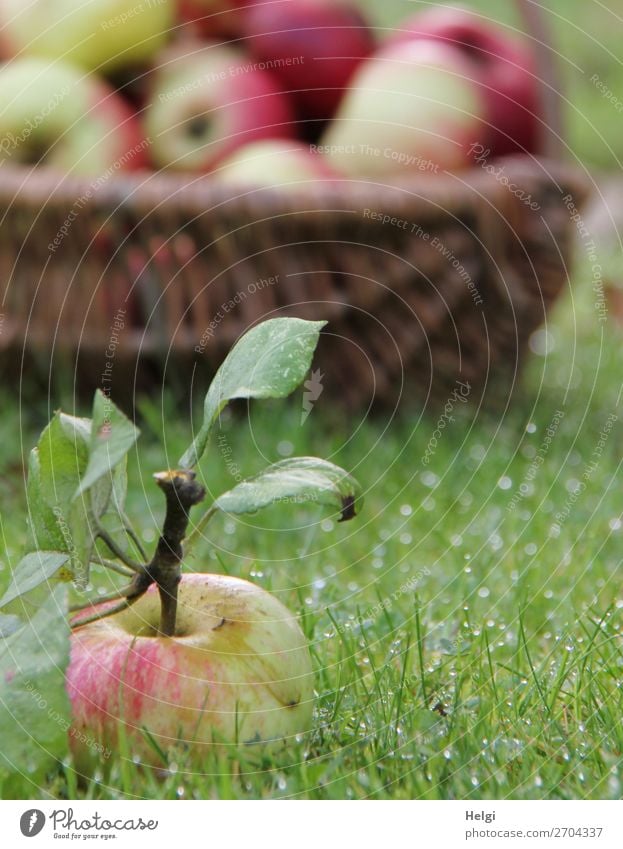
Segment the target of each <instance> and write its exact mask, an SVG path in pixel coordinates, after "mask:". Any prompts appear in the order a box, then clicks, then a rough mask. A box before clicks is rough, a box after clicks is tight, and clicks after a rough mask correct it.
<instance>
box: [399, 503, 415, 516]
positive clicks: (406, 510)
mask: <svg viewBox="0 0 623 849" xmlns="http://www.w3.org/2000/svg"><path fill="white" fill-rule="evenodd" d="M400 513H401V514H402V515H403V516H410V515H411V514H412V513H413V507H412V506H411V505H410V504H403V505H402V507H401V508H400Z"/></svg>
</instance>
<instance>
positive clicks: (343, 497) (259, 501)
mask: <svg viewBox="0 0 623 849" xmlns="http://www.w3.org/2000/svg"><path fill="white" fill-rule="evenodd" d="M276 501H297V502H302V501H312V502H315V503H317V504H324V505H328V506H330V507H336V508H337V509H338V510H339V511H340V514H341V519H340V521H346V520H348V519H352V518H353V517H354V516H355V515H356V513H358V512H359V509H360V506H361V489H360V486H359V484H358V483H357V481H356V480H355V478H353V477H352V476H351V475H349V474H348V472H346V471H344V469H341V468H340V467H339V466H336V465H334V464H333V463H329V462H328V461H327V460H321V459H319V458H318V457H290V458H289V459H287V460H281V461H280V462H279V463H275V464H274V465H272V466H269V467H268V468H267V469H264V471H263V472H260V473H259V474H258V475H255V477H252V478H249V479H248V480H246V481H242V482H241V483H239V484H238V485H237V486H235V487H234V488H233V489H231V490H229V492H225V493H223V495H221V496H220V497H219V498H217V499H216V501H215V502H214V505H213V507H214V508H217V509H218V510H222V511H223V512H224V513H253V512H255V511H256V510H259V509H260V508H262V507H267V506H268V505H269V504H273V503H274V502H276Z"/></svg>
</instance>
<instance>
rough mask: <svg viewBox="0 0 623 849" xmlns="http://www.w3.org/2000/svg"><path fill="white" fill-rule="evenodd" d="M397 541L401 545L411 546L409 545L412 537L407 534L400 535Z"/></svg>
mask: <svg viewBox="0 0 623 849" xmlns="http://www.w3.org/2000/svg"><path fill="white" fill-rule="evenodd" d="M399 539H400V542H401V543H402V545H411V543H412V542H413V537H412V536H411V534H407V533H404V534H400V537H399Z"/></svg>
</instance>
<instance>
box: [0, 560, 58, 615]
mask: <svg viewBox="0 0 623 849" xmlns="http://www.w3.org/2000/svg"><path fill="white" fill-rule="evenodd" d="M68 560H69V554H67V553H66V552H59V551H33V552H31V553H30V554H27V555H26V556H25V557H23V558H22V559H21V560H20V562H19V563H18V564H17V566H16V567H15V569H14V570H13V574H12V576H11V583H10V584H9V587H8V589H7V591H6V592H5V594H4V595H3V596H2V598H1V599H0V607H6V605H7V604H10V603H11V602H12V601H15V599H16V598H19V597H20V596H22V595H25V594H26V593H28V592H30V591H31V590H34V589H35V588H36V587H38V586H39V585H40V584H44V583H47V582H48V581H50V580H51V579H52V578H53V577H54V576H55V575H56V574H57V572H58V571H59V569H61V568H62V567H63V566H64V565H65V564H66V563H67V561H68ZM67 577H70V574H69V575H68V576H67Z"/></svg>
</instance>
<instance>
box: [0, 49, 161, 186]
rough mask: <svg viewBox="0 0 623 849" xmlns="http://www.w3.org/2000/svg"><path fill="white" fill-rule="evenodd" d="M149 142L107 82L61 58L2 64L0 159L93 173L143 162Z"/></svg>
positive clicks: (127, 168) (0, 84) (0, 83)
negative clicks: (85, 72)
mask: <svg viewBox="0 0 623 849" xmlns="http://www.w3.org/2000/svg"><path fill="white" fill-rule="evenodd" d="M147 147H148V142H147V140H146V139H145V138H144V136H143V134H142V130H141V127H140V122H139V121H138V120H137V118H136V117H135V114H134V112H133V110H132V109H131V108H130V106H129V105H128V104H126V102H125V101H124V100H123V98H122V97H121V96H120V95H119V94H117V92H115V91H114V90H113V89H112V88H111V87H110V86H108V85H107V84H106V83H105V82H103V81H102V80H100V79H99V78H96V77H90V76H85V75H84V74H83V72H82V71H80V70H78V69H76V68H74V67H73V66H72V65H67V64H65V63H62V62H55V63H54V64H50V63H49V62H48V61H46V60H45V59H37V58H23V59H14V60H12V61H11V62H8V63H6V64H4V65H0V161H2V162H5V163H16V164H19V163H26V164H36V163H39V164H41V165H46V166H50V167H52V168H55V169H56V170H58V171H62V172H64V173H72V174H84V175H89V176H97V175H101V174H105V173H106V172H107V171H108V170H109V169H112V170H114V171H127V170H135V169H137V168H140V167H142V166H144V164H145V159H146V153H145V152H146V149H147Z"/></svg>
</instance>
